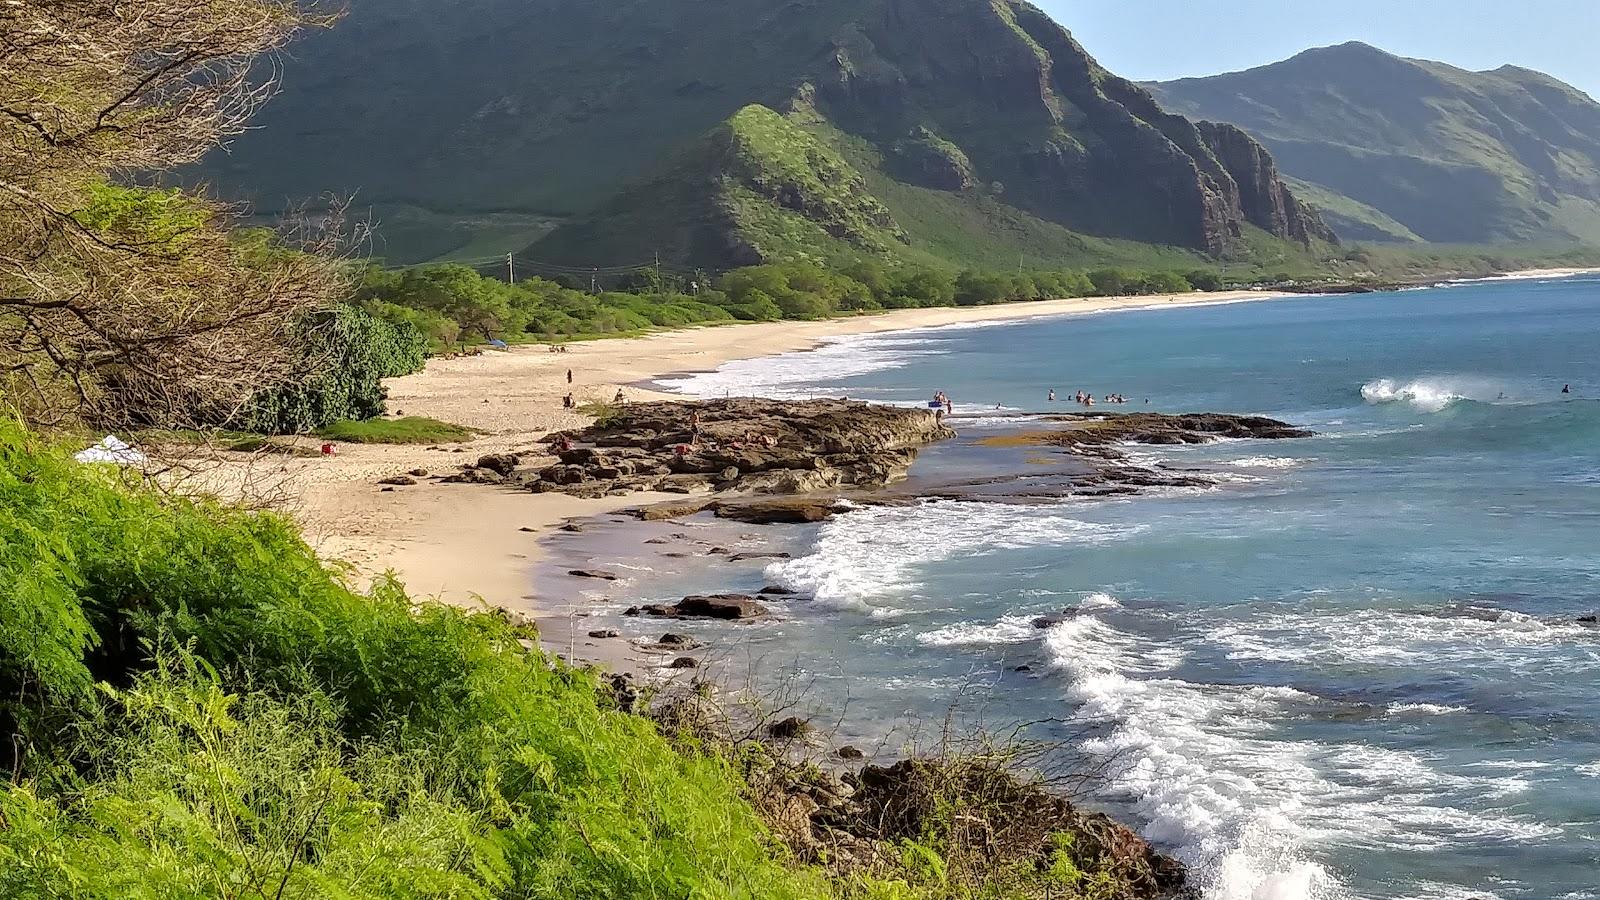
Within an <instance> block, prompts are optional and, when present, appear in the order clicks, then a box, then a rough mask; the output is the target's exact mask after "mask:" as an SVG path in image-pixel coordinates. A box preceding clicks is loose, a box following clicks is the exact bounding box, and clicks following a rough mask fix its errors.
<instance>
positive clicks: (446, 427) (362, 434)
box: [317, 416, 476, 444]
mask: <svg viewBox="0 0 1600 900" xmlns="http://www.w3.org/2000/svg"><path fill="white" fill-rule="evenodd" d="M474 434H476V432H475V431H473V430H472V429H471V428H467V427H465V426H462V425H452V424H451V423H449V422H441V421H439V420H438V419H429V418H426V417H424V416H406V417H405V418H402V419H366V420H364V421H360V422H349V421H346V422H334V423H333V424H331V425H328V426H326V427H323V428H320V429H318V430H317V436H318V437H323V438H327V439H328V440H330V441H342V442H344V443H346V444H444V443H450V442H452V441H465V440H470V439H471V438H472V436H473V435H474Z"/></svg>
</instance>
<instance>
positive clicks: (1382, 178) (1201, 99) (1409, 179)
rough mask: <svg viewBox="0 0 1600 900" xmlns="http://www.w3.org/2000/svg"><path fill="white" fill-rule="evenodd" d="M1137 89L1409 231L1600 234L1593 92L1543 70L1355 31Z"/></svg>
mask: <svg viewBox="0 0 1600 900" xmlns="http://www.w3.org/2000/svg"><path fill="white" fill-rule="evenodd" d="M1145 87H1147V88H1148V89H1149V90H1151V92H1152V93H1153V94H1154V95H1155V96H1157V97H1158V98H1159V99H1160V100H1161V102H1162V103H1164V104H1165V105H1167V106H1169V107H1170V108H1172V109H1175V110H1178V111H1180V112H1183V113H1185V114H1186V115H1190V116H1196V117H1202V118H1207V119H1214V120H1219V121H1227V122H1232V123H1233V124H1235V125H1238V126H1239V127H1241V128H1243V129H1244V130H1245V131H1247V132H1249V133H1250V134H1251V135H1253V136H1254V137H1256V138H1257V139H1258V140H1260V141H1261V142H1262V143H1263V144H1264V145H1265V146H1267V147H1268V148H1269V149H1270V150H1272V151H1273V155H1274V157H1275V158H1276V159H1277V161H1278V164H1279V167H1280V168H1281V169H1282V170H1283V172H1284V173H1285V174H1287V175H1289V176H1292V177H1293V178H1295V179H1300V180H1302V181H1305V182H1309V183H1311V184H1312V185H1315V186H1317V187H1319V188H1321V189H1322V190H1324V191H1327V192H1328V193H1330V194H1332V195H1337V197H1338V198H1342V200H1348V201H1350V202H1351V203H1353V204H1358V205H1360V206H1366V207H1370V208H1372V209H1375V210H1377V211H1379V212H1380V213H1381V214H1382V215H1383V216H1384V217H1387V218H1389V219H1392V220H1393V221H1395V222H1398V223H1400V225H1401V229H1402V230H1403V231H1404V232H1406V233H1409V234H1410V235H1411V238H1421V239H1424V240H1428V241H1435V242H1445V243H1511V242H1574V241H1577V242H1595V241H1600V104H1597V103H1596V102H1595V101H1594V100H1593V99H1592V98H1590V97H1589V96H1588V95H1587V94H1584V93H1583V92H1582V91H1579V90H1578V89H1576V88H1573V87H1572V86H1570V85H1567V84H1565V83H1563V82H1561V81H1559V80H1558V79H1555V78H1553V77H1551V76H1549V75H1546V74H1544V73H1540V72H1536V71H1533V70H1530V69H1525V68H1522V67H1518V66H1510V65H1507V66H1501V67H1499V68H1497V69H1491V70H1485V71H1472V70H1468V69H1463V68H1459V67H1456V66H1452V65H1449V64H1446V63H1440V62H1435V61H1432V60H1418V59H1409V58H1406V57H1401V56H1396V55H1394V54H1390V53H1387V52H1385V51H1383V50H1381V49H1378V48H1376V47H1373V46H1371V45H1369V44H1365V43H1362V42H1358V41H1357V42H1349V43H1345V44H1339V45H1335V46H1332V47H1322V48H1313V49H1310V50H1306V51H1303V52H1301V53H1299V54H1296V55H1295V56H1293V57H1290V58H1289V59H1286V60H1283V61H1281V62H1277V63H1272V64H1269V65H1266V66H1259V67H1256V68H1253V69H1246V70H1243V71H1239V72H1231V73H1225V74H1222V75H1215V76H1208V77H1201V78H1186V79H1178V80H1175V81H1169V82H1161V83H1152V84H1147V85H1145ZM1341 202H1342V201H1336V202H1335V203H1334V204H1333V205H1334V206H1336V207H1337V206H1339V205H1340V203H1341ZM1322 208H1323V211H1324V212H1325V213H1328V218H1329V219H1330V220H1332V221H1333V222H1334V224H1335V225H1336V226H1337V230H1339V231H1340V232H1341V233H1342V234H1343V236H1345V237H1347V238H1352V237H1353V238H1358V239H1366V238H1371V237H1374V236H1377V235H1374V234H1371V233H1363V232H1361V230H1360V228H1359V226H1361V225H1363V224H1365V225H1367V226H1372V227H1378V223H1375V222H1373V221H1371V220H1370V218H1369V220H1368V221H1366V222H1361V221H1359V219H1358V218H1352V217H1350V216H1345V215H1341V214H1340V212H1339V211H1338V210H1337V209H1331V210H1330V209H1329V204H1327V203H1324V205H1323V207H1322ZM1379 230H1380V231H1381V230H1382V229H1381V228H1380V229H1379ZM1391 232H1394V230H1393V229H1391ZM1389 237H1391V238H1394V239H1400V240H1405V239H1411V238H1407V237H1406V235H1405V234H1402V233H1398V232H1394V233H1391V234H1389Z"/></svg>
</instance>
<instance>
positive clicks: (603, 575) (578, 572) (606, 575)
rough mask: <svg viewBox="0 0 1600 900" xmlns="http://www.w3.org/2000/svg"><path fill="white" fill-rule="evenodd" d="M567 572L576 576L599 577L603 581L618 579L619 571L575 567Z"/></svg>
mask: <svg viewBox="0 0 1600 900" xmlns="http://www.w3.org/2000/svg"><path fill="white" fill-rule="evenodd" d="M567 574H568V575H571V576H572V577H574V578H598V579H599V580H601V581H616V580H617V573H615V572H607V571H605V570H603V569H573V570H571V571H569V572H567Z"/></svg>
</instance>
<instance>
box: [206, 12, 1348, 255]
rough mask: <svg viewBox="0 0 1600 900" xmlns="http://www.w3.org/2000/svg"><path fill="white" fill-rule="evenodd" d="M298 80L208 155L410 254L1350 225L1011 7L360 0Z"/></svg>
mask: <svg viewBox="0 0 1600 900" xmlns="http://www.w3.org/2000/svg"><path fill="white" fill-rule="evenodd" d="M283 80H284V91H283V94H282V95H281V96H280V97H279V98H277V99H276V100H274V102H273V103H271V104H269V105H268V107H267V108H266V110H265V111H264V113H263V114H262V115H261V116H260V118H259V120H258V121H259V125H260V127H259V128H258V129H256V130H254V131H252V132H250V133H249V134H247V135H244V136H242V137H241V138H239V139H238V140H237V141H236V142H234V144H233V145H232V146H231V147H230V148H229V149H228V152H226V153H219V154H217V155H215V156H214V157H213V158H212V159H211V160H209V161H208V162H207V164H206V166H205V167H204V174H205V176H206V177H207V178H208V179H209V180H210V181H211V182H212V183H213V184H215V185H217V186H218V187H219V188H220V189H221V190H222V191H223V192H224V193H225V194H228V195H230V196H233V197H237V198H241V199H248V200H251V201H253V202H254V203H255V204H256V206H257V209H258V210H260V211H262V212H272V211H273V210H274V209H275V208H277V207H279V206H282V205H284V204H285V202H286V201H293V200H299V199H302V198H311V197H316V196H319V195H321V194H325V193H334V194H351V193H354V194H355V195H356V197H357V206H358V208H360V207H363V206H367V205H370V206H372V207H375V208H376V209H377V210H378V211H379V217H380V218H388V219H390V220H391V221H392V222H394V223H395V227H391V228H390V229H388V237H389V239H390V241H391V242H392V243H391V245H390V246H387V247H385V246H380V247H379V248H378V252H379V253H380V254H387V255H389V256H391V257H400V258H407V257H409V258H426V257H430V256H437V255H441V254H444V253H448V252H452V251H454V252H457V253H458V255H459V253H460V252H463V251H462V245H464V244H465V245H468V246H470V247H471V248H472V249H473V252H483V251H486V250H488V249H489V248H490V247H494V249H496V250H499V249H501V247H500V246H497V245H496V244H495V241H496V240H499V241H501V242H502V244H504V245H505V246H504V247H503V249H505V250H511V249H516V248H517V247H519V246H521V245H523V244H527V243H532V242H533V239H534V238H535V237H537V236H538V235H539V234H541V233H542V232H543V231H545V230H546V229H548V227H549V223H551V222H554V223H557V226H556V228H555V230H554V233H552V234H550V235H549V236H548V237H545V238H544V239H543V240H541V241H539V242H538V243H536V244H535V245H534V247H533V248H532V249H531V250H530V251H529V255H531V256H533V257H536V258H538V259H541V260H548V261H553V262H557V263H561V264H605V263H623V262H637V261H639V260H641V259H645V258H650V256H651V255H652V254H654V253H655V252H657V251H659V252H661V253H662V255H663V258H664V259H667V260H670V261H673V262H676V263H680V264H693V265H703V266H708V267H721V266H725V265H732V264H737V263H741V262H748V261H753V260H755V259H772V258H782V257H786V256H794V255H808V256H826V255H832V254H835V253H838V252H841V251H843V252H851V253H866V254H872V255H890V256H912V257H926V258H940V259H945V260H948V261H952V262H956V263H963V264H974V263H978V262H985V261H989V260H991V259H996V260H1009V262H1007V263H1004V264H1006V265H1015V261H1016V259H1017V258H1018V257H1019V256H1021V257H1023V258H1028V257H1030V256H1031V257H1034V258H1035V260H1036V262H1037V263H1047V262H1063V261H1073V260H1089V259H1106V260H1131V259H1156V258H1160V259H1167V258H1171V259H1173V260H1180V259H1183V260H1188V261H1190V262H1192V261H1194V260H1195V259H1196V258H1197V256H1198V255H1199V254H1207V255H1211V256H1243V257H1249V256H1252V254H1256V255H1259V254H1260V253H1262V252H1265V253H1267V254H1268V255H1277V256H1282V255H1283V254H1285V253H1292V252H1294V251H1293V245H1296V244H1298V245H1302V246H1305V245H1309V244H1312V243H1313V242H1315V241H1317V240H1319V239H1325V238H1329V237H1331V233H1329V232H1328V231H1327V230H1326V227H1325V226H1324V225H1323V223H1322V222H1321V220H1320V219H1319V218H1318V217H1317V215H1316V213H1314V212H1312V211H1310V210H1309V209H1307V208H1306V207H1304V206H1302V205H1301V203H1300V202H1299V201H1298V200H1297V198H1296V197H1295V196H1294V195H1293V193H1292V192H1291V191H1290V190H1289V189H1288V188H1287V187H1286V186H1285V185H1284V183H1283V181H1282V179H1280V178H1279V177H1278V174H1277V171H1276V168H1275V166H1274V164H1273V161H1272V158H1271V156H1270V155H1269V154H1268V153H1267V152H1265V151H1264V150H1263V149H1262V148H1261V146H1260V145H1259V144H1257V143H1256V142H1255V141H1253V140H1251V139H1250V138H1248V137H1247V136H1246V135H1244V134H1243V132H1241V131H1239V130H1238V129H1236V128H1233V127H1231V126H1226V125H1206V124H1196V123H1193V122H1190V121H1189V120H1187V119H1185V118H1183V117H1181V116H1176V115H1171V114H1169V113H1167V112H1165V111H1163V110H1162V109H1161V108H1160V107H1159V106H1158V105H1157V104H1156V102H1155V101H1154V100H1153V99H1152V98H1151V97H1150V95H1149V94H1148V93H1147V92H1146V91H1145V90H1143V89H1142V88H1140V87H1138V86H1137V85H1134V84H1133V83H1131V82H1128V81H1126V80H1124V79H1121V78H1118V77H1116V76H1115V75H1112V74H1111V73H1109V72H1106V71H1105V70H1104V69H1103V68H1101V67H1100V66H1099V65H1098V64H1097V63H1096V62H1095V61H1094V60H1093V59H1092V58H1091V57H1090V56H1089V55H1088V54H1087V53H1085V52H1084V50H1083V49H1082V48H1081V47H1080V46H1079V45H1078V44H1077V43H1076V42H1075V41H1074V40H1073V38H1072V36H1071V35H1070V34H1069V33H1068V32H1067V31H1065V30H1064V29H1062V28H1061V27H1060V26H1059V25H1057V24H1056V23H1055V22H1053V21H1051V20H1050V19H1049V18H1048V17H1047V16H1046V15H1045V14H1044V13H1042V12H1041V11H1039V10H1038V9H1036V8H1034V7H1033V6H1030V5H1028V4H1026V3H1023V2H1019V0H745V2H743V3H741V4H740V5H739V8H738V9H737V10H730V8H729V6H728V4H726V3H725V2H721V0H611V2H606V3H594V2H590V0H458V2H452V3H449V4H439V3H432V2H428V3H424V2H422V0H351V2H349V3H348V15H347V17H346V19H345V21H344V22H342V23H341V24H340V25H339V26H338V27H336V28H334V29H332V30H331V31H329V32H327V33H323V34H318V35H314V36H312V37H310V38H308V39H307V40H306V41H304V42H303V43H302V44H301V45H299V46H297V48H296V52H295V54H294V58H293V59H290V60H287V61H286V62H285V64H284V79H283ZM497 228H502V229H503V233H501V234H498V235H495V236H492V237H493V239H491V236H489V235H488V233H489V232H493V231H494V230H495V229H497ZM397 235H401V237H398V238H397ZM402 245H403V246H402ZM1149 245H1160V246H1162V247H1167V248H1176V249H1153V248H1152V247H1151V246H1149ZM647 250H648V251H649V252H648V253H647V252H646V251H647Z"/></svg>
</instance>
